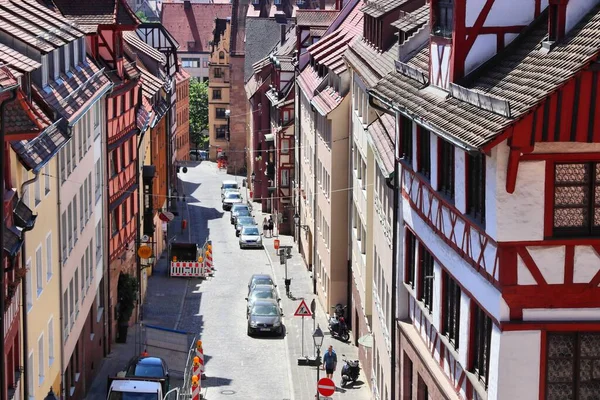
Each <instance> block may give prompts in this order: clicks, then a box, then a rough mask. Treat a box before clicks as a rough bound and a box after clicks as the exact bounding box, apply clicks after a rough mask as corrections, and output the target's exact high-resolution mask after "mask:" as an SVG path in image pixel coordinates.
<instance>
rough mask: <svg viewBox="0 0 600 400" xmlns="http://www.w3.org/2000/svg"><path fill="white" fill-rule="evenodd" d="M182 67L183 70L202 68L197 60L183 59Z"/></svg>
mask: <svg viewBox="0 0 600 400" xmlns="http://www.w3.org/2000/svg"><path fill="white" fill-rule="evenodd" d="M192 47H193V46H192ZM181 65H182V66H183V68H200V60H199V59H197V58H182V59H181Z"/></svg>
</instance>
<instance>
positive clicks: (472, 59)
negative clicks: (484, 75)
mask: <svg viewBox="0 0 600 400" xmlns="http://www.w3.org/2000/svg"><path fill="white" fill-rule="evenodd" d="M494 4H496V3H494ZM513 14H515V13H514V12H512V13H510V14H509V15H513ZM488 18H489V17H488ZM497 51H498V49H497V40H496V35H492V34H489V35H478V36H477V39H475V42H474V43H473V47H471V50H470V51H469V54H467V57H466V58H465V75H466V74H468V73H470V72H471V71H473V70H474V69H476V68H477V67H479V66H480V65H481V64H483V63H484V62H486V61H487V60H489V59H490V58H492V56H494V55H495V54H496V52H497Z"/></svg>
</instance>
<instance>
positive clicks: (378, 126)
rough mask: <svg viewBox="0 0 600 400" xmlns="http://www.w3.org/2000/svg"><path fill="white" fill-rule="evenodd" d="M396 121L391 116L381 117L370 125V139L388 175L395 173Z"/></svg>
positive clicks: (376, 155)
mask: <svg viewBox="0 0 600 400" xmlns="http://www.w3.org/2000/svg"><path fill="white" fill-rule="evenodd" d="M395 123H396V120H395V118H394V117H392V116H391V115H389V114H383V115H381V116H380V117H379V118H378V119H377V120H375V121H374V122H373V123H371V124H370V125H369V127H368V128H367V129H368V133H369V138H370V139H371V141H372V143H373V147H374V148H375V157H376V158H377V159H378V163H379V164H380V166H381V167H382V168H383V169H384V170H385V171H386V172H387V173H388V174H391V173H392V172H394V139H392V138H394V134H395Z"/></svg>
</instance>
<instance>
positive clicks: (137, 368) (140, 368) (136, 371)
mask: <svg viewBox="0 0 600 400" xmlns="http://www.w3.org/2000/svg"><path fill="white" fill-rule="evenodd" d="M125 376H138V377H144V378H157V379H161V381H162V382H163V383H162V386H163V392H164V393H166V392H168V391H169V368H168V367H167V363H165V360H163V359H162V358H160V357H150V356H137V357H133V358H132V359H131V360H129V363H128V364H127V368H126V369H125Z"/></svg>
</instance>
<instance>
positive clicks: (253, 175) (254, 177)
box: [250, 171, 256, 183]
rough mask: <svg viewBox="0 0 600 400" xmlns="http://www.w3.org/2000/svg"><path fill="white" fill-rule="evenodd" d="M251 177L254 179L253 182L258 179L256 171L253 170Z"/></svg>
mask: <svg viewBox="0 0 600 400" xmlns="http://www.w3.org/2000/svg"><path fill="white" fill-rule="evenodd" d="M250 178H251V179H252V183H254V180H255V179H256V172H254V171H252V175H250Z"/></svg>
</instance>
